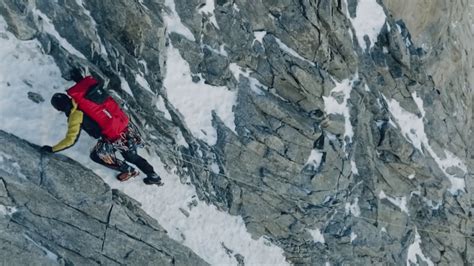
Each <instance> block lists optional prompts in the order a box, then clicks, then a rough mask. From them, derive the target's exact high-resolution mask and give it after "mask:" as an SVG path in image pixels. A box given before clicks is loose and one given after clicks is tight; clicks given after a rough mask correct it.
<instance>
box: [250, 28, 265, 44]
mask: <svg viewBox="0 0 474 266" xmlns="http://www.w3.org/2000/svg"><path fill="white" fill-rule="evenodd" d="M265 35H267V32H266V31H264V30H262V31H254V32H253V36H254V38H255V41H258V42H260V43H261V44H263V37H265Z"/></svg>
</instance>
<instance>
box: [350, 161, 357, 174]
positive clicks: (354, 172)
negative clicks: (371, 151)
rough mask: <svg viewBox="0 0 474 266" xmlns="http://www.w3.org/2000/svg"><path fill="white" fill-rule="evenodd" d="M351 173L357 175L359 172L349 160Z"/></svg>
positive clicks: (353, 162)
mask: <svg viewBox="0 0 474 266" xmlns="http://www.w3.org/2000/svg"><path fill="white" fill-rule="evenodd" d="M351 171H352V173H353V174H354V175H358V174H359V170H358V169H357V165H356V163H355V161H354V160H351Z"/></svg>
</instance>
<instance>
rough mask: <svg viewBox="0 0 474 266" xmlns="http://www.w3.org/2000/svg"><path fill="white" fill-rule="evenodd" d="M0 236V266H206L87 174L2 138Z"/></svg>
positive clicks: (77, 166)
mask: <svg viewBox="0 0 474 266" xmlns="http://www.w3.org/2000/svg"><path fill="white" fill-rule="evenodd" d="M0 231H1V232H2V233H1V237H0V247H1V248H0V257H1V260H0V262H1V264H2V265H55V264H59V265H97V264H106V265H123V264H134V265H145V264H155V265H158V264H159V265H171V264H177V265H207V263H206V262H204V261H203V260H202V259H201V258H199V256H197V255H196V254H194V253H193V252H192V251H191V250H190V249H189V248H187V247H184V246H182V245H181V244H179V243H177V242H175V241H174V240H171V239H170V238H169V237H168V236H167V234H166V231H165V230H164V229H163V228H162V227H161V226H160V225H159V224H158V223H157V222H156V221H155V220H154V219H152V218H151V217H149V216H148V215H147V214H146V213H145V212H144V211H143V210H141V209H140V205H139V203H137V202H136V201H135V200H133V199H132V198H130V197H128V196H126V195H124V194H123V193H122V192H120V191H117V190H111V189H110V187H109V186H108V185H107V184H105V183H104V182H103V181H102V179H101V178H100V177H98V176H97V175H95V174H94V173H92V171H90V170H89V169H87V168H84V167H83V166H81V165H80V164H78V163H76V162H75V161H73V160H71V159H69V158H67V157H65V156H60V155H54V156H52V155H50V154H42V153H40V152H39V148H38V147H37V146H34V145H31V144H29V143H27V142H26V141H23V140H21V139H18V138H16V137H15V136H13V135H10V134H7V133H5V132H4V131H0Z"/></svg>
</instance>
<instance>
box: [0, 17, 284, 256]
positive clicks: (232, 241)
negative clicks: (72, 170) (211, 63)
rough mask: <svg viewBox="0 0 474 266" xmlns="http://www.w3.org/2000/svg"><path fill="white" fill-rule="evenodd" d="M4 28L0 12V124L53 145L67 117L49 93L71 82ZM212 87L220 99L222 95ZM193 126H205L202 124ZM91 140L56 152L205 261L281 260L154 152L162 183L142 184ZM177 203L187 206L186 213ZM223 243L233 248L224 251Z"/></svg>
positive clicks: (153, 160) (37, 48)
mask: <svg viewBox="0 0 474 266" xmlns="http://www.w3.org/2000/svg"><path fill="white" fill-rule="evenodd" d="M6 28H7V25H6V22H5V21H4V19H3V18H2V17H1V16H0V47H1V49H0V129H1V130H4V131H7V132H10V133H13V134H15V135H17V136H19V137H21V138H24V139H26V140H28V141H30V142H32V143H36V144H38V145H54V144H56V143H57V142H58V141H59V140H61V139H62V138H63V137H64V135H65V133H66V129H67V120H66V116H65V115H64V114H61V113H59V112H57V111H56V110H55V109H54V108H53V107H52V106H51V105H50V103H49V99H50V98H51V96H52V95H53V94H54V93H56V92H64V91H65V89H67V88H68V87H70V86H71V85H73V83H71V82H68V81H65V80H64V79H62V77H61V75H60V71H59V69H58V67H57V65H56V64H55V62H54V60H53V58H52V57H51V56H48V55H45V54H44V53H43V52H42V49H41V47H40V44H39V43H38V42H37V41H35V40H32V41H19V40H18V39H16V38H15V36H14V35H13V34H11V33H10V32H8V31H7V29H6ZM65 49H71V47H65ZM171 49H172V48H171ZM72 51H74V50H72ZM169 63H170V64H172V63H173V61H170V62H169ZM168 67H171V68H172V67H173V65H169V66H168ZM217 90H218V89H217ZM29 91H31V92H36V93H39V94H41V96H42V97H43V98H44V100H45V101H44V102H41V103H39V104H37V103H34V102H33V101H31V100H29V99H28V98H27V93H28V92H29ZM216 93H217V94H216V95H218V97H219V99H220V100H222V98H220V97H221V96H222V95H221V94H219V93H218V91H216ZM211 95H212V94H211V92H210V91H209V96H211ZM226 97H227V96H226ZM178 107H179V106H178ZM218 114H219V112H218ZM232 117H233V116H232ZM198 126H201V127H202V128H206V125H196V127H198ZM94 144H95V140H94V139H92V138H90V137H89V136H88V135H87V134H86V133H85V132H83V133H82V134H81V137H80V139H79V141H78V142H77V143H76V145H75V146H73V147H72V148H70V149H68V150H65V151H63V152H61V153H62V154H65V155H67V156H70V157H71V158H73V159H75V160H77V161H79V162H80V163H82V164H83V165H85V166H86V167H88V168H90V169H92V170H93V171H94V172H95V173H96V174H98V175H99V176H101V177H102V178H103V179H104V181H105V182H107V183H108V184H109V185H110V186H111V187H113V188H118V189H120V190H122V191H124V192H125V193H126V194H128V195H129V196H131V197H133V198H135V199H136V200H137V201H139V202H140V203H141V204H142V206H143V209H144V210H145V211H146V212H147V213H148V214H149V215H151V216H152V217H153V218H155V219H156V220H157V221H158V222H159V223H160V224H161V225H162V226H163V227H164V228H165V229H166V230H167V231H168V232H169V235H170V237H171V238H173V239H175V240H177V241H179V242H181V243H182V244H183V245H185V246H188V247H190V248H191V249H192V250H193V251H194V252H196V253H197V254H198V255H199V256H200V257H202V258H203V259H204V260H206V261H207V262H209V263H211V264H213V265H236V264H237V261H236V259H235V258H234V257H233V255H235V254H237V253H239V254H241V255H242V256H244V257H245V263H246V264H248V265H262V264H266V265H284V264H287V263H286V262H285V258H284V256H283V251H282V250H281V249H280V248H279V247H276V246H274V245H272V244H271V243H270V242H269V241H267V240H265V239H263V238H260V239H258V240H253V239H252V238H251V236H250V234H249V233H248V232H247V231H246V227H245V224H244V221H243V220H242V218H241V217H236V216H231V215H229V214H227V213H226V212H221V211H219V210H217V208H216V207H215V206H213V205H207V204H206V203H205V202H202V201H199V200H198V199H197V196H196V192H195V189H194V187H193V186H190V185H184V184H181V183H180V181H179V178H178V176H177V175H175V174H174V173H169V172H167V171H166V170H165V169H164V167H163V164H162V163H161V161H160V159H159V158H157V156H156V155H148V154H143V153H141V155H143V156H145V157H146V158H147V159H148V160H150V163H151V164H152V165H153V166H154V167H155V169H156V170H157V172H158V173H160V174H161V176H162V178H163V181H164V183H165V185H164V186H163V187H159V188H158V187H156V186H147V185H145V184H144V183H143V182H142V178H143V176H139V177H136V178H135V179H133V180H130V181H128V182H125V183H120V182H119V181H117V180H116V179H115V174H116V173H115V172H114V171H112V170H109V169H107V168H105V167H103V166H100V165H98V164H95V163H94V162H92V161H91V160H90V159H89V150H90V148H92V147H93V145H94ZM193 200H196V201H197V206H195V207H192V208H190V207H188V204H189V203H190V202H191V201H193ZM179 208H182V209H183V210H186V211H188V212H189V217H186V216H185V215H184V214H183V212H182V211H180V210H179ZM2 213H3V212H2ZM223 245H225V246H226V247H227V248H229V249H231V250H233V251H234V253H233V254H231V255H229V254H227V253H226V251H225V249H224V248H223Z"/></svg>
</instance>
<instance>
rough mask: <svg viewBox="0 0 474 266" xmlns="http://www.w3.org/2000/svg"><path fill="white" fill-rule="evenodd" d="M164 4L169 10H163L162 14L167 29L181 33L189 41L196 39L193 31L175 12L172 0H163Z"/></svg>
mask: <svg viewBox="0 0 474 266" xmlns="http://www.w3.org/2000/svg"><path fill="white" fill-rule="evenodd" d="M165 5H166V6H167V7H168V8H169V9H170V12H164V14H163V20H164V21H165V23H166V27H167V29H168V31H169V32H175V33H178V34H181V35H183V36H184V37H185V38H186V39H188V40H190V41H193V42H194V41H196V39H194V35H193V33H192V32H191V31H190V30H189V29H188V28H187V27H186V26H184V24H183V22H181V18H180V17H179V16H178V13H177V12H176V6H175V4H174V0H165Z"/></svg>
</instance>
